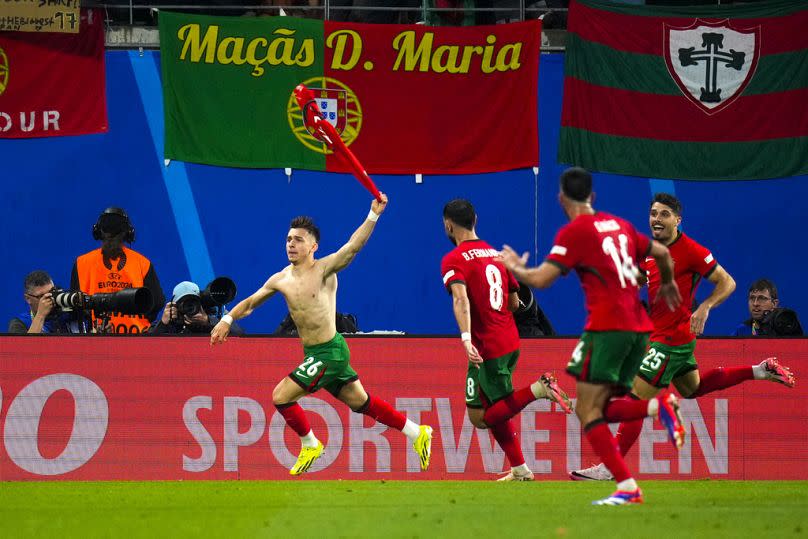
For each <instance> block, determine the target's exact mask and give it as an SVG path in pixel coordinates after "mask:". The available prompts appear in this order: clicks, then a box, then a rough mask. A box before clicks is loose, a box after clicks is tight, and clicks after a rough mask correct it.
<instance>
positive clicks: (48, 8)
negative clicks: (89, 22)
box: [0, 0, 80, 34]
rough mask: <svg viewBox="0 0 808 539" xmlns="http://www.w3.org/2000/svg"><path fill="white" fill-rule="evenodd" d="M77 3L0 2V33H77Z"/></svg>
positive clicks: (64, 0)
mask: <svg viewBox="0 0 808 539" xmlns="http://www.w3.org/2000/svg"><path fill="white" fill-rule="evenodd" d="M79 2H80V0H0V31H6V32H58V33H63V34H78V33H79Z"/></svg>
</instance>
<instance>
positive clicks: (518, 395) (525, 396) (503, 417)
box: [483, 386, 536, 427]
mask: <svg viewBox="0 0 808 539" xmlns="http://www.w3.org/2000/svg"><path fill="white" fill-rule="evenodd" d="M534 400H536V397H534V396H533V392H532V391H531V390H530V386H527V387H525V388H522V389H520V390H519V391H515V392H514V393H511V394H510V395H508V396H507V397H505V398H504V399H502V400H500V401H497V402H495V403H494V404H492V405H491V406H490V407H488V408H486V410H485V415H483V421H485V424H486V425H488V426H489V427H492V426H494V425H498V424H500V423H502V422H504V421H507V420H509V419H510V418H512V417H513V416H515V415H516V414H518V413H519V412H521V411H522V410H523V409H524V407H525V406H527V405H528V404H530V403H531V402H533V401H534Z"/></svg>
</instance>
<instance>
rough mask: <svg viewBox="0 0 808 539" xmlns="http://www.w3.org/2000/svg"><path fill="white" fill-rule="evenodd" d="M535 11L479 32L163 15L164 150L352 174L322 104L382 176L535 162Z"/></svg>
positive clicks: (241, 163) (179, 155) (170, 154)
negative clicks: (328, 138) (307, 91)
mask: <svg viewBox="0 0 808 539" xmlns="http://www.w3.org/2000/svg"><path fill="white" fill-rule="evenodd" d="M540 44H541V22H540V21H538V20H533V21H528V22H521V23H513V24H502V25H496V26H479V27H462V28H453V27H429V26H420V25H370V24H345V23H334V22H329V21H325V22H323V21H315V20H308V19H296V18H291V17H259V18H244V17H212V16H204V15H188V14H178V13H170V12H161V13H160V52H161V61H162V70H163V94H164V102H165V125H166V137H165V141H166V142H165V157H166V158H168V159H177V160H182V161H190V162H196V163H206V164H211V165H221V166H235V167H250V168H281V167H291V168H301V169H309V170H328V171H335V172H344V171H347V168H346V167H345V166H344V164H343V163H342V161H341V160H340V159H339V158H338V157H336V156H334V155H333V154H331V153H330V151H328V150H327V149H326V148H325V147H324V146H323V144H322V143H320V142H319V141H317V140H316V139H314V138H313V137H312V136H311V135H309V133H308V132H307V131H306V128H305V127H304V125H303V118H302V115H301V112H300V109H299V107H298V105H297V104H296V102H295V99H294V96H293V93H292V92H293V90H294V88H295V86H296V85H298V84H300V83H304V84H306V85H307V86H308V87H309V88H311V89H312V90H313V91H314V92H315V95H316V97H317V102H318V105H319V107H320V110H321V111H322V112H323V114H324V115H325V117H326V119H327V120H328V121H330V122H332V123H333V124H334V126H335V127H336V129H337V131H338V132H339V133H340V134H341V137H342V139H343V140H344V141H345V143H346V144H347V145H348V146H349V147H350V148H351V150H352V151H353V152H354V153H355V154H356V155H357V157H359V159H360V160H361V161H362V163H363V164H364V165H365V167H366V168H367V170H368V172H371V173H382V174H409V173H429V174H468V173H479V172H492V171H500V170H509V169H515V168H524V167H532V166H536V165H537V164H538V159H539V144H538V125H537V124H538V122H537V110H536V109H537V99H536V95H537V85H538V62H539V49H540Z"/></svg>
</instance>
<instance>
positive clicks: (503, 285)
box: [441, 199, 571, 481]
mask: <svg viewBox="0 0 808 539" xmlns="http://www.w3.org/2000/svg"><path fill="white" fill-rule="evenodd" d="M443 224H444V227H445V230H446V235H447V236H449V240H451V242H452V243H453V244H455V245H456V247H455V248H454V249H453V250H452V251H451V252H449V253H448V254H447V255H446V256H444V257H443V261H442V262H441V275H443V284H444V286H445V287H446V289H447V291H448V292H449V293H450V294H451V295H452V307H453V309H454V315H455V319H456V320H457V325H458V327H459V328H460V339H461V341H462V343H463V347H464V349H465V355H466V358H467V359H468V369H467V374H466V384H465V387H466V391H465V393H466V408H467V411H468V416H469V420H470V421H471V423H472V425H474V426H475V427H477V428H480V429H487V428H490V429H491V432H492V434H493V435H494V439H495V440H496V441H497V443H498V444H499V446H500V447H501V448H502V450H503V451H504V452H505V455H506V456H507V457H508V461H509V462H510V464H511V471H510V472H508V474H507V475H505V476H504V477H502V478H500V479H499V481H532V480H533V472H531V471H530V468H528V467H527V464H525V457H524V456H523V455H522V448H521V446H520V445H519V440H518V439H517V435H516V429H515V428H514V425H513V422H512V421H511V418H512V417H513V416H515V415H516V414H518V413H519V412H520V411H522V409H523V408H524V407H525V406H527V405H528V404H530V403H531V402H533V401H535V400H536V399H548V400H551V401H554V402H557V403H558V404H559V405H560V406H561V408H562V409H563V410H564V411H565V412H567V413H570V412H571V410H570V407H569V398H568V397H567V395H566V393H564V391H562V390H561V388H560V387H558V384H557V382H556V379H555V376H553V375H552V374H551V373H545V374H543V375H541V376H540V377H539V379H538V380H537V381H536V382H534V383H532V384H530V385H529V386H527V387H524V388H522V389H520V390H518V391H516V392H514V390H513V383H512V380H511V377H512V375H513V371H514V368H515V367H516V361H517V359H518V358H519V333H518V332H517V330H516V323H515V322H514V319H513V314H512V313H513V311H515V310H516V309H517V308H518V307H519V297H518V296H517V293H516V292H517V290H519V283H517V282H516V279H514V277H513V275H512V274H511V272H509V271H508V270H507V269H505V266H503V265H502V262H501V261H500V260H499V252H498V251H497V250H496V249H494V248H493V247H491V246H490V245H489V244H487V243H486V242H484V241H483V240H481V239H480V238H478V237H477V233H476V232H475V226H476V224H477V214H476V213H475V211H474V206H472V204H471V202H469V201H468V200H461V199H455V200H452V201H451V202H449V203H447V204H446V206H445V207H444V208H443Z"/></svg>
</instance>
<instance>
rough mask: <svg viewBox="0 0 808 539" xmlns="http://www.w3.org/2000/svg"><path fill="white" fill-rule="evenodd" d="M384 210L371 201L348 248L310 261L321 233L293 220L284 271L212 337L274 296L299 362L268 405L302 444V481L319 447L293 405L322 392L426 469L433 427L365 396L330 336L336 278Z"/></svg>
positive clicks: (216, 339)
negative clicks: (284, 312)
mask: <svg viewBox="0 0 808 539" xmlns="http://www.w3.org/2000/svg"><path fill="white" fill-rule="evenodd" d="M386 206H387V196H385V195H384V194H382V202H377V201H376V200H374V201H373V203H372V204H371V210H370V213H368V216H367V219H365V222H364V223H362V225H361V226H360V227H359V228H358V229H356V232H354V233H353V235H352V236H351V239H349V240H348V243H346V244H345V245H343V246H342V247H341V248H340V249H339V250H338V251H337V252H336V253H333V254H330V255H328V256H326V257H323V258H320V259H315V258H314V253H315V252H316V251H317V246H318V242H319V241H320V231H319V229H318V228H317V227H316V226H315V225H314V223H313V222H312V220H311V219H310V218H308V217H297V218H296V219H294V220H293V221H292V223H291V225H290V227H289V233H288V235H287V236H286V255H287V257H288V258H289V265H288V266H286V267H285V268H284V269H282V270H281V271H279V272H278V273H276V274H274V275H273V276H271V277H270V278H269V280H268V281H267V282H266V283H264V286H262V287H261V288H260V289H258V291H256V292H255V293H254V294H253V295H252V296H250V297H248V298H247V299H245V300H243V301H241V302H240V303H239V304H238V305H236V306H235V307H234V308H233V310H232V311H230V313H229V314H228V315H225V316H224V317H222V320H221V321H220V322H219V323H218V324H216V327H214V328H213V330H212V331H211V336H210V343H211V345H214V344H218V343H222V342H224V341H226V340H227V335H228V333H229V332H230V324H232V322H233V320H238V319H240V318H244V317H245V316H248V315H249V314H251V313H252V312H253V311H254V310H255V309H256V308H257V307H259V306H260V305H261V304H262V303H264V302H265V301H266V300H267V299H269V298H270V297H271V296H273V295H274V294H275V293H276V292H280V293H281V295H283V297H284V299H286V304H287V305H288V306H289V314H291V316H292V320H294V322H295V325H296V326H297V329H298V332H299V333H300V338H301V340H302V341H303V356H304V358H305V360H304V361H303V363H301V364H300V366H299V367H297V368H296V369H295V370H293V371H292V372H291V373H290V374H289V376H287V377H286V378H284V379H282V380H281V381H280V382H279V383H278V385H277V386H275V389H274V390H273V391H272V402H273V404H275V407H276V408H277V409H278V411H279V412H280V414H281V415H282V416H283V417H284V419H285V420H286V424H287V425H289V427H290V428H291V429H292V430H294V431H295V432H296V433H297V435H298V436H300V441H301V443H302V449H301V450H300V455H299V456H298V458H297V462H296V463H295V465H294V466H292V469H291V470H290V471H289V473H290V474H292V475H300V474H302V473H303V472H305V471H307V470H308V469H309V468H310V467H311V465H312V464H313V463H314V461H315V460H317V459H318V458H319V457H320V455H321V454H322V453H323V444H322V442H320V441H319V440H318V439H317V438H316V437H315V436H314V433H313V432H312V430H311V426H310V425H309V420H308V419H307V418H306V414H305V413H304V412H303V408H301V407H300V405H299V404H298V403H297V401H298V400H299V399H300V398H301V397H304V396H306V395H309V394H311V393H314V392H315V391H317V390H318V389H321V388H324V389H326V390H327V391H328V392H329V393H331V394H332V395H334V396H335V397H336V398H337V399H339V400H341V401H342V402H344V403H345V404H347V405H348V406H349V407H350V408H351V410H353V411H354V412H356V413H359V414H365V415H367V416H370V417H372V418H373V419H375V420H376V421H379V422H381V423H384V424H385V425H387V426H389V427H393V428H394V429H397V430H400V431H402V432H403V433H404V434H405V435H406V436H407V437H408V438H409V439H410V440H411V441H412V445H413V448H414V449H415V452H416V453H417V454H418V457H419V458H420V460H421V469H422V470H426V469H427V467H429V457H430V452H431V450H432V428H431V427H428V426H426V425H420V426H419V425H416V424H415V423H413V422H412V421H410V420H409V419H407V418H406V417H404V415H403V414H401V413H400V412H399V411H397V410H396V409H395V408H393V407H392V406H390V404H388V403H387V402H386V401H383V400H382V399H379V398H377V397H374V396H369V395H368V394H367V393H366V392H365V388H364V387H362V383H361V382H360V381H359V376H358V375H357V374H356V371H354V370H353V369H352V368H351V364H350V352H349V351H348V345H347V344H346V343H345V339H343V338H342V335H340V334H339V333H337V329H336V322H335V319H336V311H337V309H336V305H337V272H339V271H340V270H342V269H344V268H345V267H346V266H347V265H348V264H350V263H351V261H352V260H353V259H354V257H355V256H356V255H357V253H359V251H360V250H361V249H362V247H364V246H365V243H367V241H368V238H370V234H371V232H373V227H374V226H376V220H377V219H378V218H379V216H380V215H381V214H382V212H383V211H384V208H385V207H386Z"/></svg>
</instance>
